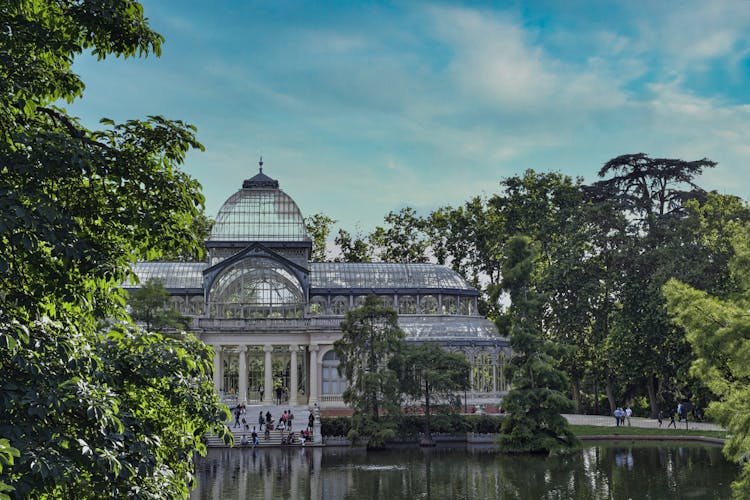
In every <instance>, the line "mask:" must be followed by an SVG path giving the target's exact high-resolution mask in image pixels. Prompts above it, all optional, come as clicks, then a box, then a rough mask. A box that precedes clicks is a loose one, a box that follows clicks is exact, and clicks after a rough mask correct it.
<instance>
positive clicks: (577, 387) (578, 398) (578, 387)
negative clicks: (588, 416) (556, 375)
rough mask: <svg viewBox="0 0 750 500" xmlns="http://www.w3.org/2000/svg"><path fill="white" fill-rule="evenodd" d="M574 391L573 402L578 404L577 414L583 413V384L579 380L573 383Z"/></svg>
mask: <svg viewBox="0 0 750 500" xmlns="http://www.w3.org/2000/svg"><path fill="white" fill-rule="evenodd" d="M572 390H573V401H575V404H576V413H578V414H580V413H581V383H580V382H579V381H578V380H574V381H573V383H572Z"/></svg>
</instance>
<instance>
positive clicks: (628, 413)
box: [625, 406, 633, 427]
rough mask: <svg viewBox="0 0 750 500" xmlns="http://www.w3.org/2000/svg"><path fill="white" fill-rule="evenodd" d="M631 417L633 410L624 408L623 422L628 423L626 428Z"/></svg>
mask: <svg viewBox="0 0 750 500" xmlns="http://www.w3.org/2000/svg"><path fill="white" fill-rule="evenodd" d="M632 416H633V410H631V409H630V406H628V407H627V408H625V420H627V422H628V427H630V417H632Z"/></svg>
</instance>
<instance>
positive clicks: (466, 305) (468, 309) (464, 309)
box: [461, 297, 474, 316]
mask: <svg viewBox="0 0 750 500" xmlns="http://www.w3.org/2000/svg"><path fill="white" fill-rule="evenodd" d="M473 311H474V301H473V300H472V298H471V297H461V314H463V315H464V316H470V315H471V314H472V313H473Z"/></svg>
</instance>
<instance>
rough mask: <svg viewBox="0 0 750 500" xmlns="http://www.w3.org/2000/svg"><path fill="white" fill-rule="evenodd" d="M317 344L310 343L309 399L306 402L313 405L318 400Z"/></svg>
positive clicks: (318, 347) (318, 348)
mask: <svg viewBox="0 0 750 500" xmlns="http://www.w3.org/2000/svg"><path fill="white" fill-rule="evenodd" d="M319 350H320V346H319V345H318V344H310V399H309V401H308V402H307V404H309V405H313V404H315V403H317V402H318V391H319V389H318V351H319Z"/></svg>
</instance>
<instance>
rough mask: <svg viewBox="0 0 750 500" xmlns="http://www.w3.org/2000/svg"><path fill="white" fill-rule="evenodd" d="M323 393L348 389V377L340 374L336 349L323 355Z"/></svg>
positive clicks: (339, 392)
mask: <svg viewBox="0 0 750 500" xmlns="http://www.w3.org/2000/svg"><path fill="white" fill-rule="evenodd" d="M322 364H323V373H322V375H323V376H322V379H323V394H341V393H343V392H344V390H345V389H346V379H345V378H344V377H343V376H341V375H339V358H337V357H336V351H328V352H327V353H325V355H324V356H323V363H322Z"/></svg>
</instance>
